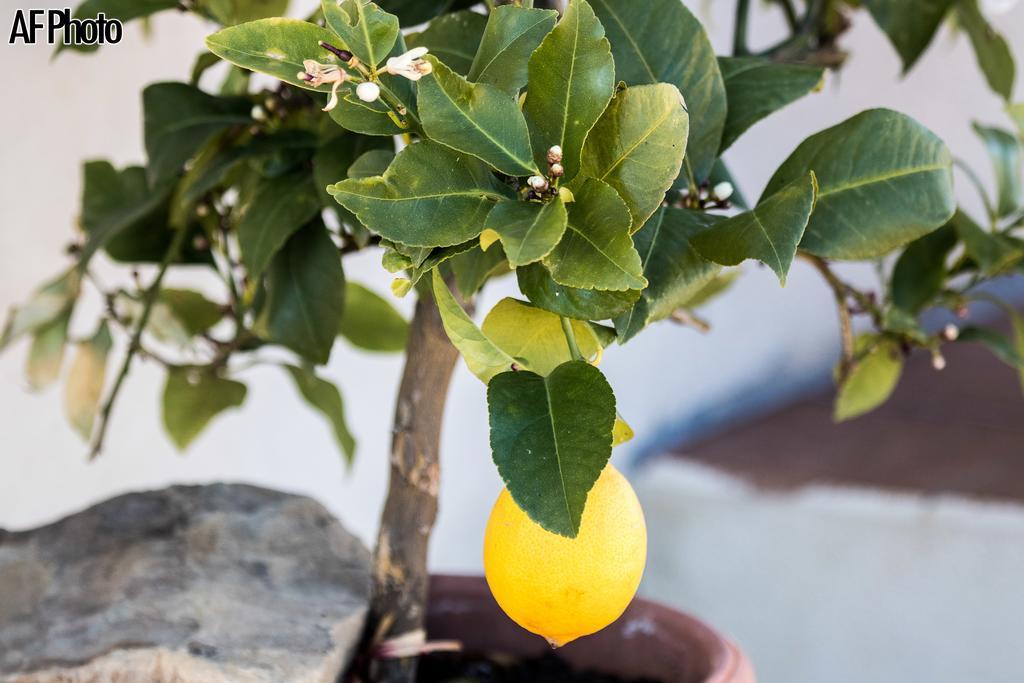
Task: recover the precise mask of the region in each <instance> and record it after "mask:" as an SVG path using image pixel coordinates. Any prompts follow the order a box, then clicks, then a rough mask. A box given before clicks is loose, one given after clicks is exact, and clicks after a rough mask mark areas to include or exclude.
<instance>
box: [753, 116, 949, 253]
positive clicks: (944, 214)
mask: <svg viewBox="0 0 1024 683" xmlns="http://www.w3.org/2000/svg"><path fill="white" fill-rule="evenodd" d="M952 164H953V160H952V157H951V156H950V153H949V150H948V149H947V148H946V145H945V144H944V143H943V142H942V140H940V139H939V138H938V137H937V136H936V135H935V134H934V133H932V132H931V131H929V130H928V129H927V128H925V127H924V126H922V125H921V124H919V123H918V122H917V121H914V120H913V119H912V118H910V117H909V116H906V115H904V114H899V113H897V112H894V111H891V110H888V109H870V110H868V111H865V112H862V113H860V114H857V115H856V116H854V117H852V118H849V119H847V120H846V121H844V122H842V123H840V124H839V125H837V126H833V127H832V128H828V129H827V130H823V131H821V132H820V133H816V134H815V135H812V136H811V137H809V138H807V139H806V140H804V141H803V142H802V143H800V145H799V146H798V147H797V148H796V150H795V151H794V152H793V153H792V154H791V155H790V156H789V158H788V159H786V161H784V162H783V164H782V166H780V167H779V169H778V170H777V171H776V172H775V175H774V176H772V179H771V180H770V181H769V182H768V186H767V187H766V188H765V191H764V194H763V195H762V197H763V198H766V197H769V196H771V195H773V194H775V193H776V192H778V191H779V190H781V189H782V188H783V187H784V186H786V185H788V184H790V183H792V182H793V181H794V180H796V179H797V178H802V177H806V175H807V173H808V172H810V171H814V173H815V175H816V176H817V179H818V203H817V205H816V207H815V210H814V214H813V215H812V216H811V220H810V221H809V222H808V224H807V231H806V233H805V234H804V238H803V241H802V242H801V243H800V247H801V248H802V249H806V250H807V251H809V252H811V253H813V254H817V255H818V256H822V257H825V258H834V259H868V258H876V257H879V256H882V255H884V254H886V253H888V252H889V251H892V250H893V249H895V248H896V247H899V246H901V245H903V244H906V243H908V242H911V241H913V240H915V239H917V238H918V237H921V236H922V235H925V234H927V233H929V232H931V231H932V230H935V229H936V228H938V227H939V226H941V225H943V224H944V223H945V222H946V221H947V220H949V218H950V216H952V215H953V212H954V211H955V210H956V202H955V198H954V195H953V172H952Z"/></svg>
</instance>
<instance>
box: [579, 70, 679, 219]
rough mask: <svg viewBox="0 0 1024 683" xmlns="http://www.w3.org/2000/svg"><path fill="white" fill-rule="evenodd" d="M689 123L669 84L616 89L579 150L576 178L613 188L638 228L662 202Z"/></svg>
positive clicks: (673, 88)
mask: <svg viewBox="0 0 1024 683" xmlns="http://www.w3.org/2000/svg"><path fill="white" fill-rule="evenodd" d="M688 130H689V119H688V117H687V114H686V106H685V105H684V104H683V98H682V97H681V96H680V95H679V91H678V90H677V89H676V88H675V86H673V85H668V84H667V83H659V84H657V85H639V86H635V87H632V88H626V89H625V90H622V91H620V92H619V93H618V94H617V95H615V97H614V99H612V101H611V104H609V105H608V108H607V109H606V110H605V112H604V114H603V115H602V116H601V118H600V120H598V122H597V125H595V126H594V129H593V131H591V133H590V136H589V137H588V138H587V142H586V145H584V147H583V167H582V170H581V173H580V177H590V178H597V179H598V180H603V181H604V182H606V183H608V184H609V185H611V186H612V188H614V190H615V191H616V192H618V193H619V196H620V197H621V198H622V200H623V201H625V202H626V207H627V208H628V209H629V215H630V216H631V218H632V230H633V231H636V230H639V229H640V226H642V225H643V224H644V223H645V222H647V219H648V218H650V217H651V214H653V213H654V211H655V210H656V209H657V208H658V207H659V206H661V203H662V202H663V201H664V200H665V193H666V192H667V191H668V189H669V188H670V187H672V181H674V180H675V179H676V177H677V176H678V175H679V169H680V168H681V167H682V164H683V154H684V153H685V151H686V134H687V131H688Z"/></svg>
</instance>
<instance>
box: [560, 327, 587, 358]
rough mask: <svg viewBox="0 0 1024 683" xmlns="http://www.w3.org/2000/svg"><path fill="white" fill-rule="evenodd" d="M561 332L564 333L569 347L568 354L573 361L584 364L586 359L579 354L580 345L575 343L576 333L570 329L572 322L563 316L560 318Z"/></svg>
mask: <svg viewBox="0 0 1024 683" xmlns="http://www.w3.org/2000/svg"><path fill="white" fill-rule="evenodd" d="M561 321H562V332H564V333H565V341H566V343H567V344H568V345H569V354H570V355H571V356H572V359H573V360H581V361H584V362H586V358H584V357H583V354H582V353H580V345H579V344H578V343H577V342H576V332H575V331H574V330H573V329H572V321H571V320H569V319H568V318H566V317H565V316H562V317H561Z"/></svg>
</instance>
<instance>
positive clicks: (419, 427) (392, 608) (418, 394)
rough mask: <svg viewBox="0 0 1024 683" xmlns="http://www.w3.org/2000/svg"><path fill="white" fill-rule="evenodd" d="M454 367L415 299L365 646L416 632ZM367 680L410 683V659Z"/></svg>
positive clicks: (378, 666) (450, 352) (438, 328)
mask: <svg viewBox="0 0 1024 683" xmlns="http://www.w3.org/2000/svg"><path fill="white" fill-rule="evenodd" d="M457 359H458V351H456V349H455V347H454V346H452V344H451V342H450V341H449V340H448V336H447V335H446V334H445V331H444V327H443V326H442V324H441V317H440V315H439V314H438V311H437V305H436V304H435V303H434V300H433V298H432V297H430V296H421V297H420V298H419V300H418V301H417V303H416V312H415V314H414V316H413V319H412V324H411V327H410V330H409V342H408V345H407V346H406V360H405V370H404V372H403V373H402V384H401V387H400V388H399V391H398V401H397V404H396V406H395V422H394V436H393V440H392V444H391V475H390V483H389V486H388V497H387V501H386V502H385V503H384V512H383V514H382V515H381V524H380V532H379V534H378V536H377V551H376V557H375V560H374V589H373V599H372V603H371V607H370V618H369V622H368V631H367V633H368V635H369V636H370V638H372V639H373V641H374V642H373V643H372V644H371V646H372V645H373V644H379V643H380V642H383V641H386V640H388V639H392V638H397V637H400V636H408V635H409V634H415V633H416V632H418V631H420V629H422V628H423V620H424V617H425V612H426V601H427V587H428V580H429V575H428V573H427V547H428V544H429V541H430V533H431V531H432V530H433V528H434V520H435V519H436V517H437V493H438V489H439V487H440V479H441V470H440V463H439V460H438V450H439V447H440V438H441V422H442V417H443V415H444V404H445V399H446V398H447V395H448V384H449V382H450V381H451V377H452V371H453V370H454V369H455V361H456V360H457ZM413 637H414V636H413ZM370 677H371V679H372V680H375V681H387V682H388V683H391V682H411V681H414V680H415V677H416V657H415V656H413V657H403V658H388V657H385V658H381V659H377V660H375V661H373V662H372V663H371V667H370Z"/></svg>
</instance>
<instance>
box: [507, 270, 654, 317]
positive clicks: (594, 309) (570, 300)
mask: <svg viewBox="0 0 1024 683" xmlns="http://www.w3.org/2000/svg"><path fill="white" fill-rule="evenodd" d="M516 277H517V278H518V280H519V289H520V291H522V293H523V295H524V296H526V298H527V299H529V300H530V303H532V304H533V305H535V306H538V307H540V308H543V309H544V310H546V311H551V312H552V313H557V314H558V315H561V316H565V317H566V318H575V319H577V320H609V319H611V318H614V317H616V316H618V315H620V314H622V313H624V312H625V311H627V310H628V309H629V308H630V307H631V306H632V305H633V304H634V303H635V302H636V300H637V299H638V298H639V297H640V290H639V289H627V290H625V291H622V292H610V291H609V292H602V291H600V290H597V289H579V288H576V287H566V286H565V285H560V284H558V283H557V282H555V281H554V280H553V279H552V278H551V274H550V273H548V270H547V268H545V267H544V266H543V264H540V263H534V264H531V265H529V266H526V267H525V268H517V269H516Z"/></svg>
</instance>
